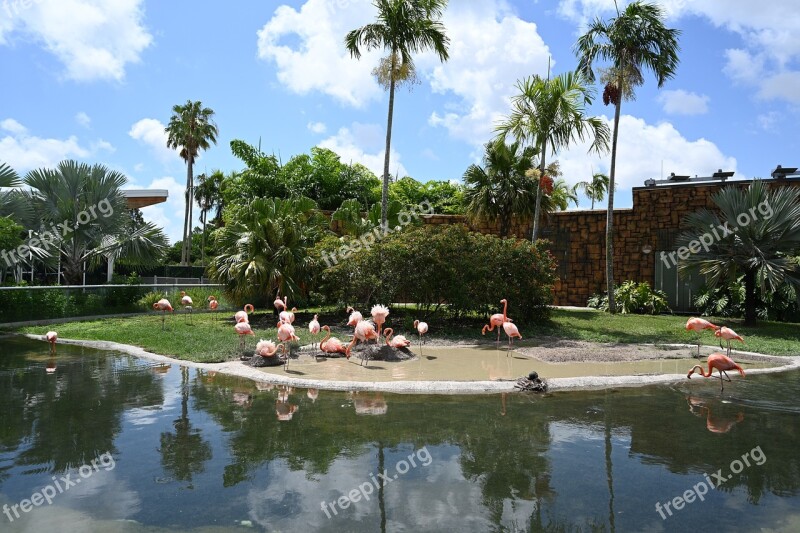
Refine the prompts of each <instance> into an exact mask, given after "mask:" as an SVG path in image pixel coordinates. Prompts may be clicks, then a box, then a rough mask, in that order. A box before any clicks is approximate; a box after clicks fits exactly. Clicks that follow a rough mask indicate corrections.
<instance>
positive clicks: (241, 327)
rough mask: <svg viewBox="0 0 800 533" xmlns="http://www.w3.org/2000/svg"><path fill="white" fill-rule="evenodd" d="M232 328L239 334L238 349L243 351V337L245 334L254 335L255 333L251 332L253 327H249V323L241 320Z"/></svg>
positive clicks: (245, 336) (244, 337)
mask: <svg viewBox="0 0 800 533" xmlns="http://www.w3.org/2000/svg"><path fill="white" fill-rule="evenodd" d="M233 329H234V330H236V333H238V334H239V349H240V350H242V351H244V346H245V339H246V338H247V335H252V336H254V337H255V335H256V334H255V333H253V328H251V327H250V323H248V322H245V321H242V322H237V323H236V325H235V326H233Z"/></svg>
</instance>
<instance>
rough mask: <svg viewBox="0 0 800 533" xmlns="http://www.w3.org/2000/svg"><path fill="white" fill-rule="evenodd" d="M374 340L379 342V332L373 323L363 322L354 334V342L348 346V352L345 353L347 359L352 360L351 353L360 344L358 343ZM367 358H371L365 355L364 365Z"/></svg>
mask: <svg viewBox="0 0 800 533" xmlns="http://www.w3.org/2000/svg"><path fill="white" fill-rule="evenodd" d="M372 339H375V340H376V341H377V340H378V332H377V331H375V326H374V325H373V324H372V322H368V321H366V320H362V321H361V322H359V323H358V324H356V329H355V331H354V333H353V340H352V341H351V342H350V344H348V345H347V351H346V352H345V354H346V355H347V358H348V359H350V351H351V350H352V349H353V346H355V345H356V343H358V341H361V342H368V341H370V340H372ZM367 357H369V356H368V355H367V354H365V355H364V357H363V358H362V359H361V364H362V365H363V364H364V361H366V360H367Z"/></svg>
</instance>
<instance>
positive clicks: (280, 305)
mask: <svg viewBox="0 0 800 533" xmlns="http://www.w3.org/2000/svg"><path fill="white" fill-rule="evenodd" d="M288 299H289V297H288V296H284V297H283V300H281V297H280V296H278V297H276V298H275V301H274V302H272V304H273V305H274V306H275V309H276V310H278V311H286V301H287V300H288Z"/></svg>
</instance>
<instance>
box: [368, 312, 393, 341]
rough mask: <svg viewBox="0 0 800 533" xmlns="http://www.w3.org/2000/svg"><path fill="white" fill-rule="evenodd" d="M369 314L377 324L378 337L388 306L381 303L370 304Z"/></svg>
mask: <svg viewBox="0 0 800 533" xmlns="http://www.w3.org/2000/svg"><path fill="white" fill-rule="evenodd" d="M370 314H371V315H372V320H373V322H375V325H376V326H378V337H379V338H380V336H381V331H383V324H384V323H386V317H387V316H389V308H388V307H386V306H385V305H381V304H378V305H374V306H372V310H371V311H370Z"/></svg>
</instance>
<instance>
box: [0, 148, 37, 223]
mask: <svg viewBox="0 0 800 533" xmlns="http://www.w3.org/2000/svg"><path fill="white" fill-rule="evenodd" d="M21 184H22V181H21V180H20V178H19V174H17V172H16V171H15V170H14V169H13V168H11V167H10V166H8V165H7V164H5V163H0V217H6V216H10V217H12V218H13V219H14V220H16V221H17V222H19V223H21V224H22V225H23V226H28V225H30V224H31V223H32V222H33V218H32V215H33V213H32V212H31V210H30V206H29V205H28V204H27V202H25V199H24V197H23V196H22V195H21V194H20V191H19V190H17V189H16V187H19V186H20V185H21ZM3 189H12V190H10V191H9V190H5V191H4V190H3Z"/></svg>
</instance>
